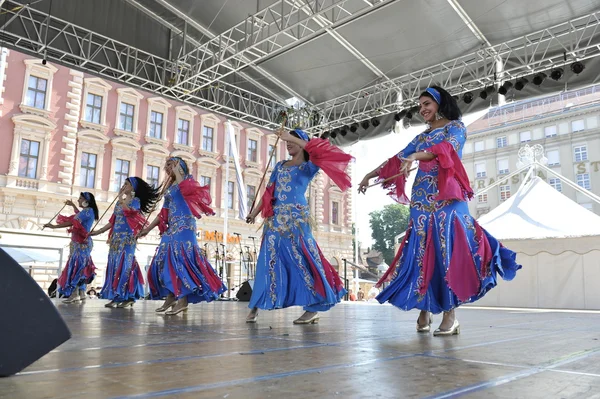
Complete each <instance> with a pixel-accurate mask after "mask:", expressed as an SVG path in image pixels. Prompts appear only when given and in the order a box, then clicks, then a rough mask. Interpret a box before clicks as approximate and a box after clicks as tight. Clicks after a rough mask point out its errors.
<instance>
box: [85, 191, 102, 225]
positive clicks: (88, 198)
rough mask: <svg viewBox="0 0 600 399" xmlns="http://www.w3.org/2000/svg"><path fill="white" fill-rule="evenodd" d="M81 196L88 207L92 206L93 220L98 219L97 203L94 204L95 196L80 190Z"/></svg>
mask: <svg viewBox="0 0 600 399" xmlns="http://www.w3.org/2000/svg"><path fill="white" fill-rule="evenodd" d="M81 196H82V197H83V199H84V200H86V202H87V203H88V208H92V210H93V211H94V220H98V205H96V197H94V194H92V193H90V192H87V191H82V192H81Z"/></svg>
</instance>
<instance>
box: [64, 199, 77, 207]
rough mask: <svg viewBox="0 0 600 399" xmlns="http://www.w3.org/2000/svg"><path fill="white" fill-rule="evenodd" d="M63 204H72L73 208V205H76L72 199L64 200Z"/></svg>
mask: <svg viewBox="0 0 600 399" xmlns="http://www.w3.org/2000/svg"><path fill="white" fill-rule="evenodd" d="M65 205H69V206H72V207H73V208H75V207H76V205H75V203H74V202H73V201H71V200H66V201H65Z"/></svg>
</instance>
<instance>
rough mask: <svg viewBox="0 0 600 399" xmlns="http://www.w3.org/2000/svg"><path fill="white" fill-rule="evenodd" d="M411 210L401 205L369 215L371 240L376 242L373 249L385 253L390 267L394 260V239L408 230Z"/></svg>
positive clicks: (391, 206)
mask: <svg viewBox="0 0 600 399" xmlns="http://www.w3.org/2000/svg"><path fill="white" fill-rule="evenodd" d="M409 217H410V210H409V208H408V206H405V205H401V204H390V205H386V206H385V207H384V208H383V209H382V210H380V211H373V212H371V213H369V224H370V225H371V238H373V240H374V241H375V245H374V246H373V248H375V249H376V250H378V251H380V252H381V253H383V258H384V260H385V263H387V264H388V265H389V264H391V263H392V260H394V255H395V254H394V237H396V236H397V235H398V234H401V233H403V232H404V231H406V229H407V228H408V220H409Z"/></svg>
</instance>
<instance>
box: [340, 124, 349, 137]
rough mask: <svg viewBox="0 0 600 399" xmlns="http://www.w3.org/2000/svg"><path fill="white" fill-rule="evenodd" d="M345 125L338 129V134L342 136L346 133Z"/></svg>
mask: <svg viewBox="0 0 600 399" xmlns="http://www.w3.org/2000/svg"><path fill="white" fill-rule="evenodd" d="M346 127H347V126H344V127H343V128H341V129H340V134H341V135H342V137H343V136H345V135H347V134H348V130H346Z"/></svg>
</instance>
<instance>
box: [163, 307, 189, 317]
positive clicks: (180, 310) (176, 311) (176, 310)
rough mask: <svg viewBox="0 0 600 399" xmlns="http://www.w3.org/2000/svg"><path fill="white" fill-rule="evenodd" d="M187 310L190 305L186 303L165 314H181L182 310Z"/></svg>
mask: <svg viewBox="0 0 600 399" xmlns="http://www.w3.org/2000/svg"><path fill="white" fill-rule="evenodd" d="M187 310H188V305H185V306H184V307H182V308H179V309H173V310H169V311H168V312H166V313H165V315H167V316H175V315H176V314H179V313H181V312H187Z"/></svg>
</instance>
